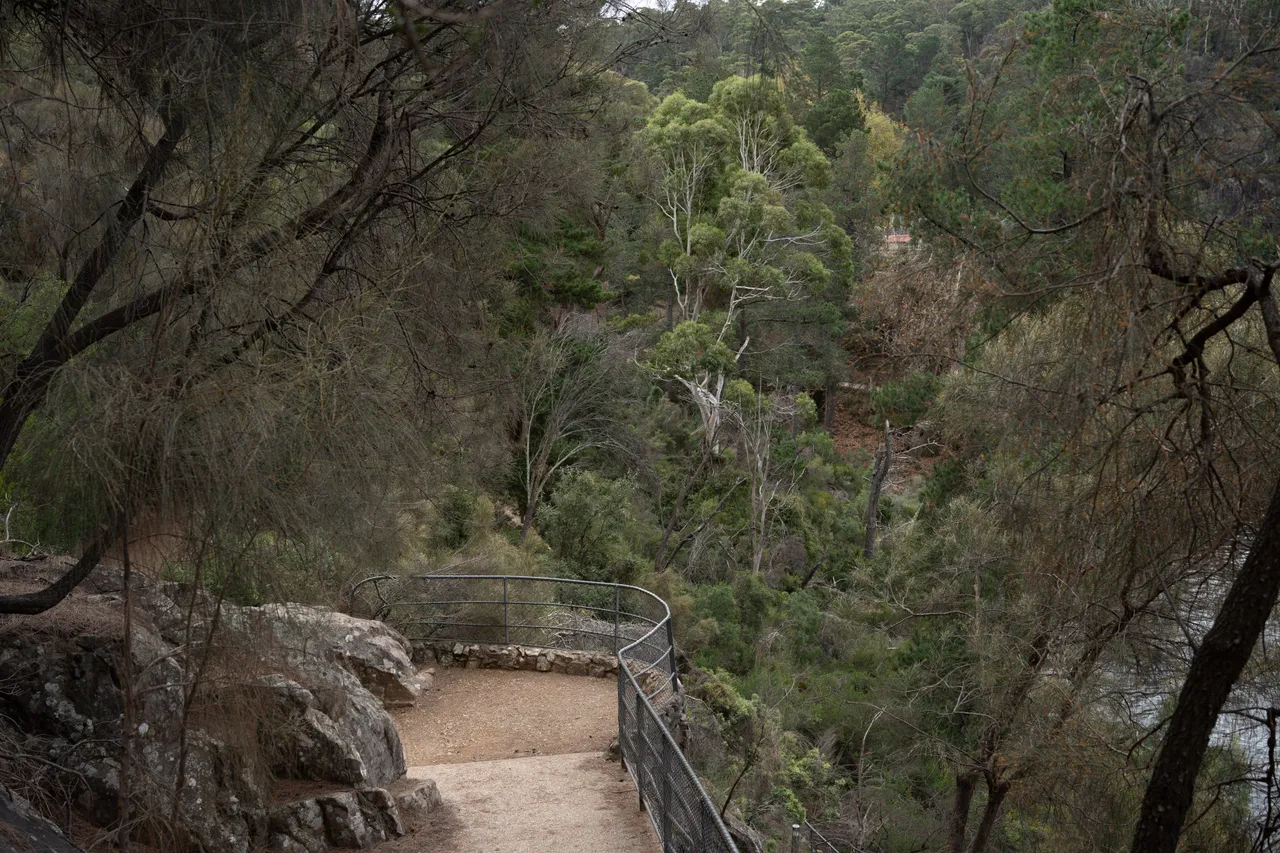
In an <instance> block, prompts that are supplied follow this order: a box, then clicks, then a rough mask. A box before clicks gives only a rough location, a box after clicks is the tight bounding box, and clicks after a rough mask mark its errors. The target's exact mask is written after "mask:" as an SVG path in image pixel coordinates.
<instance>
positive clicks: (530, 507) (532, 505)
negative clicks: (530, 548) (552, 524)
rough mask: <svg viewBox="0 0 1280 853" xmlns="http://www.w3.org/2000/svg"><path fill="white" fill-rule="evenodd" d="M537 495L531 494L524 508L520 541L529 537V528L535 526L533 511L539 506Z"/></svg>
mask: <svg viewBox="0 0 1280 853" xmlns="http://www.w3.org/2000/svg"><path fill="white" fill-rule="evenodd" d="M537 505H538V499H537V497H535V496H533V495H530V497H529V500H528V502H527V505H526V506H525V508H524V518H523V519H521V522H520V541H521V542H523V541H524V540H526V539H528V538H529V529H530V528H531V527H533V511H534V509H536V508H537Z"/></svg>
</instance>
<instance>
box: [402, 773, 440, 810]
mask: <svg viewBox="0 0 1280 853" xmlns="http://www.w3.org/2000/svg"><path fill="white" fill-rule="evenodd" d="M440 802H441V799H440V789H439V788H437V787H436V783H435V782H433V781H431V780H430V779H425V780H423V781H421V782H415V783H414V784H413V785H412V786H411V787H410V788H408V789H407V790H405V791H402V792H400V793H399V794H397V795H396V808H397V809H398V810H399V812H400V817H401V818H402V819H404V820H422V819H423V818H426V817H427V816H428V815H430V814H431V813H432V812H434V811H435V810H436V809H437V808H439V806H440Z"/></svg>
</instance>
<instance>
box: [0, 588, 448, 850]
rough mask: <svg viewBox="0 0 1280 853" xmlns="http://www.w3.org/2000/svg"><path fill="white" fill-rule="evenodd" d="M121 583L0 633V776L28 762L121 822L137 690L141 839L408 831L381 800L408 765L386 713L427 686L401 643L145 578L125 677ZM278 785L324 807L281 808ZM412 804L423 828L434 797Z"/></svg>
mask: <svg viewBox="0 0 1280 853" xmlns="http://www.w3.org/2000/svg"><path fill="white" fill-rule="evenodd" d="M122 587H123V585H122V583H121V576H120V573H119V572H111V571H104V570H101V569H99V570H98V571H97V572H95V574H94V576H93V577H92V578H91V581H90V583H88V584H86V585H85V588H84V589H83V590H81V591H78V592H77V593H76V594H75V595H74V596H73V597H72V598H70V599H68V600H67V601H65V602H63V603H62V604H60V605H59V606H58V608H55V609H54V610H52V611H49V615H48V616H47V617H39V618H35V619H33V620H27V621H24V620H21V619H17V620H12V621H10V622H6V623H5V625H4V628H5V630H4V632H3V633H2V634H0V683H4V684H6V689H5V690H4V691H0V763H5V764H7V765H8V767H7V769H8V770H9V771H10V775H11V776H12V773H13V772H14V771H18V772H19V773H21V761H22V760H23V759H22V757H23V756H29V757H30V760H31V761H32V762H33V766H41V767H59V768H62V774H61V775H60V776H59V778H58V785H59V786H60V787H61V788H62V789H63V790H66V791H69V792H73V793H72V796H73V801H72V803H71V804H72V805H73V806H74V807H75V809H76V810H77V811H79V812H80V813H81V814H83V815H84V816H85V817H86V818H87V819H88V820H90V821H91V822H93V823H95V824H97V825H99V826H109V825H113V824H115V823H117V822H118V821H119V820H120V818H121V815H120V814H119V803H120V779H121V774H122V770H123V768H122V766H121V757H122V755H123V753H122V750H121V742H122V738H123V735H124V720H125V716H126V707H125V705H126V701H125V695H126V691H125V689H124V688H123V685H125V683H126V680H127V678H128V677H132V680H133V683H132V685H131V687H132V690H131V691H130V692H131V694H132V695H133V696H134V697H135V699H134V702H133V707H132V708H131V709H130V710H129V716H130V719H131V725H130V731H129V738H128V740H129V744H130V750H129V774H128V779H129V799H130V802H131V804H132V805H131V809H130V815H129V816H130V818H131V819H133V820H134V821H136V822H137V824H138V826H139V827H140V834H141V835H143V836H149V837H152V838H154V839H155V840H157V841H163V842H165V844H166V846H171V847H173V846H177V847H181V846H188V847H190V848H192V849H198V850H199V849H202V850H219V851H224V850H225V851H231V852H232V853H248V851H250V850H252V849H255V848H258V847H261V846H268V847H277V848H279V849H286V850H321V849H328V848H331V847H351V848H365V847H369V846H372V845H373V844H376V843H377V842H379V841H383V840H386V839H388V838H392V837H395V836H397V835H400V834H403V832H404V818H402V816H401V808H402V806H401V803H400V802H398V800H403V799H404V798H403V797H402V796H398V795H393V794H392V793H390V792H389V791H388V790H387V786H389V785H390V784H391V783H393V782H395V781H396V780H398V779H400V778H401V777H402V776H404V773H405V756H404V749H403V748H402V746H401V743H400V738H399V735H398V733H397V732H396V728H395V724H394V722H393V721H392V719H391V717H390V715H389V714H388V713H387V711H386V707H385V706H388V705H398V704H405V703H408V702H412V701H413V700H414V699H416V697H417V694H418V692H419V689H420V688H419V684H420V680H419V678H418V676H417V674H416V671H415V669H414V666H413V664H412V662H411V660H410V656H409V648H410V647H409V644H408V643H407V642H406V641H405V640H404V639H403V638H402V637H400V636H399V635H398V634H397V633H396V632H395V631H393V630H392V629H390V628H389V627H387V626H386V625H384V624H382V623H378V622H369V621H366V620H361V619H353V618H352V617H349V616H346V615H343V614H339V613H333V612H331V611H327V610H323V609H320V608H313V607H301V606H294V605H271V606H265V607H236V606H233V605H228V604H219V603H218V602H217V601H216V600H214V599H213V598H212V597H211V596H209V595H208V594H206V593H204V592H203V591H199V590H192V589H191V588H189V587H186V588H184V587H181V586H179V585H176V584H161V583H156V582H154V581H150V580H148V579H147V578H145V577H141V576H137V575H135V581H134V584H133V591H134V593H135V594H134V596H133V601H134V603H135V604H134V608H133V630H132V631H131V634H130V639H131V643H130V645H129V653H130V654H131V655H132V664H133V665H132V666H131V667H130V668H129V669H128V670H127V672H128V673H131V676H127V675H126V669H125V667H124V666H123V661H124V656H125V654H126V651H125V648H126V647H125V645H124V643H123V642H122V633H121V625H122V623H123V620H122V619H121V618H120V615H121V612H122V608H123V595H122ZM60 611H61V612H60ZM95 626H96V627H95ZM215 626H216V630H215ZM197 672H198V673H199V674H200V678H199V679H196V678H195V674H196V673H197ZM196 680H198V681H199V682H200V684H201V686H200V688H199V689H198V690H196V691H195V692H192V691H191V688H190V685H191V684H192V683H193V681H196ZM280 779H289V780H301V781H304V782H309V783H317V784H314V785H311V786H310V788H309V790H311V791H319V793H310V794H308V795H307V796H306V797H302V798H293V799H291V800H290V799H289V798H288V797H285V798H284V799H283V800H282V798H281V796H280V795H279V793H278V792H275V791H274V789H275V788H277V787H278V785H276V780H280ZM437 799H438V797H437ZM404 803H405V806H406V807H407V808H408V809H410V810H411V811H413V812H414V814H418V813H419V812H421V811H422V810H423V809H424V808H427V809H429V807H430V806H431V805H433V804H434V800H432V798H431V797H430V796H428V795H427V794H425V793H424V794H421V795H419V796H417V797H416V798H413V797H410V798H409V799H408V800H404ZM50 849H53V848H50Z"/></svg>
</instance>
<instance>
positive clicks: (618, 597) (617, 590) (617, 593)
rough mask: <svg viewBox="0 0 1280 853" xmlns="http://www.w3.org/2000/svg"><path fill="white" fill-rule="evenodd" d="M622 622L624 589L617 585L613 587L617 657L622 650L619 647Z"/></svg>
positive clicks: (614, 651) (615, 650)
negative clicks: (619, 626)
mask: <svg viewBox="0 0 1280 853" xmlns="http://www.w3.org/2000/svg"><path fill="white" fill-rule="evenodd" d="M621 620H622V587H620V586H618V585H617V584H614V585H613V653H614V655H615V656H616V655H617V654H618V649H620V648H622V647H621V646H619V645H618V623H619V622H620V621H621Z"/></svg>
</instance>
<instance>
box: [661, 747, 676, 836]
mask: <svg viewBox="0 0 1280 853" xmlns="http://www.w3.org/2000/svg"><path fill="white" fill-rule="evenodd" d="M672 841H673V839H672V838H671V738H669V737H666V735H665V733H664V734H663V738H662V853H672V851H673V850H675V846H674V844H673V843H672Z"/></svg>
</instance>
